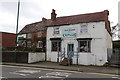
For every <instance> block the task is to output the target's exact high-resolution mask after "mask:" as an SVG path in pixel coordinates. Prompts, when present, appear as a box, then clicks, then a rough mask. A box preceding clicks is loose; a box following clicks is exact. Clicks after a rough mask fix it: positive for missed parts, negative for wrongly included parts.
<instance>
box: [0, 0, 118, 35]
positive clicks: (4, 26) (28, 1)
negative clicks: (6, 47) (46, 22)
mask: <svg viewBox="0 0 120 80" xmlns="http://www.w3.org/2000/svg"><path fill="white" fill-rule="evenodd" d="M119 1H120V0H21V3H20V16H19V29H18V31H20V30H21V29H22V28H23V27H24V26H25V25H27V24H30V23H34V22H38V21H41V20H42V17H45V18H47V19H50V16H51V12H52V9H55V10H56V13H57V16H69V15H77V14H85V13H93V12H100V11H104V10H106V9H107V10H109V20H110V22H111V25H115V24H117V23H118V2H119ZM16 23H17V0H0V31H3V32H11V33H15V32H16Z"/></svg>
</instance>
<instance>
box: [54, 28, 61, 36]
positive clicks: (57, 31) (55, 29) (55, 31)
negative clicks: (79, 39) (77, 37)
mask: <svg viewBox="0 0 120 80" xmlns="http://www.w3.org/2000/svg"><path fill="white" fill-rule="evenodd" d="M55 34H60V32H59V27H54V35H55Z"/></svg>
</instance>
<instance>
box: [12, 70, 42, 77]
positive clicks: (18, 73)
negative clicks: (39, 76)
mask: <svg viewBox="0 0 120 80" xmlns="http://www.w3.org/2000/svg"><path fill="white" fill-rule="evenodd" d="M39 72H40V70H27V69H24V70H19V71H14V72H10V74H17V75H21V76H28V75H30V74H34V73H39Z"/></svg>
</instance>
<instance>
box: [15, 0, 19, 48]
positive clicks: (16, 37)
mask: <svg viewBox="0 0 120 80" xmlns="http://www.w3.org/2000/svg"><path fill="white" fill-rule="evenodd" d="M19 11H20V0H18V9H17V24H16V47H17V35H18V23H19Z"/></svg>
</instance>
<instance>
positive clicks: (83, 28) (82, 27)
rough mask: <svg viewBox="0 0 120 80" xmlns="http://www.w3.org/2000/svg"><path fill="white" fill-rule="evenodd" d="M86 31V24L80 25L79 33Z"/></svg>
mask: <svg viewBox="0 0 120 80" xmlns="http://www.w3.org/2000/svg"><path fill="white" fill-rule="evenodd" d="M86 32H88V28H87V25H81V30H80V33H86Z"/></svg>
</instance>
